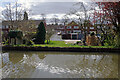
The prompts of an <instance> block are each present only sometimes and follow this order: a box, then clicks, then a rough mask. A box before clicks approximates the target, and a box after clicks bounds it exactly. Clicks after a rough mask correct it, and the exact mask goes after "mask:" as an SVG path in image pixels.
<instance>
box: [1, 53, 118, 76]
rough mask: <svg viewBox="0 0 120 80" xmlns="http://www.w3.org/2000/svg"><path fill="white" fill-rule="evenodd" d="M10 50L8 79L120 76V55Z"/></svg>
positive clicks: (6, 68)
mask: <svg viewBox="0 0 120 80" xmlns="http://www.w3.org/2000/svg"><path fill="white" fill-rule="evenodd" d="M91 54H92V53H90V54H88V53H70V52H69V53H67V52H64V53H63V52H62V53H61V52H9V53H3V54H2V64H3V65H2V70H3V77H4V78H5V77H6V78H44V77H45V78H118V56H119V55H117V54H107V55H105V54H100V53H96V54H95V53H93V54H92V55H91Z"/></svg>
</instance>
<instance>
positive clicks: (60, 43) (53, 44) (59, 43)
mask: <svg viewBox="0 0 120 80" xmlns="http://www.w3.org/2000/svg"><path fill="white" fill-rule="evenodd" d="M14 46H28V45H25V44H22V45H14ZM31 46H33V47H36V46H41V47H79V48H114V47H113V46H80V45H77V44H65V42H64V41H50V43H49V44H47V43H46V42H45V44H34V45H31ZM31 46H29V47H31Z"/></svg>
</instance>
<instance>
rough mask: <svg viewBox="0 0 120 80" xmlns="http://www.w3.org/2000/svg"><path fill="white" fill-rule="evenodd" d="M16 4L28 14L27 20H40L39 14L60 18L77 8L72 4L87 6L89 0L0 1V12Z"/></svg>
mask: <svg viewBox="0 0 120 80" xmlns="http://www.w3.org/2000/svg"><path fill="white" fill-rule="evenodd" d="M16 1H17V2H18V3H19V4H21V5H22V7H24V8H25V9H26V11H30V12H29V18H32V19H41V14H45V15H46V17H47V18H52V17H53V15H57V16H58V18H62V17H63V15H65V14H67V13H69V12H70V10H71V9H73V8H78V6H74V4H76V3H78V2H83V3H84V4H85V5H87V6H88V3H87V2H89V1H90V0H1V4H0V12H1V11H2V10H4V9H5V6H6V5H7V4H8V3H13V4H14V3H15V2H16Z"/></svg>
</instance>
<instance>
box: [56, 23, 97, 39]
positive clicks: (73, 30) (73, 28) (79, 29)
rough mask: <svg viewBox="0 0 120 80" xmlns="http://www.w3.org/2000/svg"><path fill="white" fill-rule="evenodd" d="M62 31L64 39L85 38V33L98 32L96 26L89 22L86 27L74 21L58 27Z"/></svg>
mask: <svg viewBox="0 0 120 80" xmlns="http://www.w3.org/2000/svg"><path fill="white" fill-rule="evenodd" d="M56 30H57V31H58V32H61V34H62V37H63V39H80V40H81V39H83V37H84V33H86V34H89V33H91V32H94V33H96V28H95V27H94V26H93V25H92V24H91V23H88V25H87V26H86V27H84V26H80V25H78V24H77V23H76V22H74V21H72V22H70V23H68V24H67V25H66V26H60V27H58V28H57V29H56Z"/></svg>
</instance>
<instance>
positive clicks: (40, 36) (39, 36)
mask: <svg viewBox="0 0 120 80" xmlns="http://www.w3.org/2000/svg"><path fill="white" fill-rule="evenodd" d="M45 35H46V30H45V26H44V23H43V22H40V24H39V25H38V28H37V33H36V38H35V40H34V42H35V44H44V42H45Z"/></svg>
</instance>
